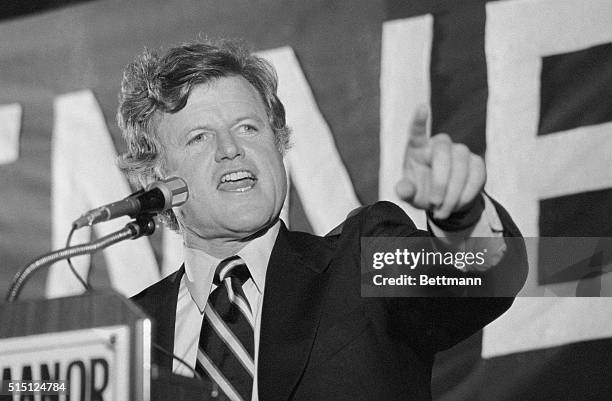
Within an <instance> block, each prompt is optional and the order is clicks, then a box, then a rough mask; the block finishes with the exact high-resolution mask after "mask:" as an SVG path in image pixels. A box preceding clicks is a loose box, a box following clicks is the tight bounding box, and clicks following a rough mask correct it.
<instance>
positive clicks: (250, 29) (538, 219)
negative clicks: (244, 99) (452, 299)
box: [0, 0, 612, 401]
mask: <svg viewBox="0 0 612 401" xmlns="http://www.w3.org/2000/svg"><path fill="white" fill-rule="evenodd" d="M51 3H53V5H54V6H60V7H56V8H53V9H45V6H41V4H47V3H45V2H42V3H41V2H36V1H22V2H19V5H18V6H12V7H7V8H6V9H4V10H0V38H1V42H0V187H1V188H2V190H1V191H0V291H1V292H2V294H3V295H4V293H5V292H6V290H7V289H8V286H9V282H10V280H11V278H12V276H13V275H14V274H15V272H16V271H17V270H18V269H19V268H21V267H22V266H24V265H26V264H27V263H28V262H29V261H31V260H32V259H33V258H35V257H36V256H38V255H41V254H43V253H45V252H48V251H49V250H51V249H55V248H59V247H62V246H63V245H64V243H65V241H66V236H67V235H68V232H69V228H70V223H71V222H72V221H73V220H74V219H75V218H77V217H78V216H79V215H80V214H81V213H83V212H84V211H86V210H88V209H91V208H93V207H96V206H99V205H102V204H105V203H108V202H112V201H115V200H117V199H120V198H122V197H124V196H126V195H127V194H129V193H130V192H131V191H133V190H135V188H130V186H129V184H128V183H127V181H126V179H125V178H124V177H123V176H122V175H121V174H120V172H119V171H118V169H117V168H116V167H115V166H114V159H115V157H116V155H117V154H118V153H121V152H122V151H124V144H123V143H122V140H121V135H120V132H119V130H118V128H117V125H116V123H115V113H116V107H117V92H118V90H119V83H120V81H121V74H122V70H123V68H124V66H125V65H126V64H127V63H129V62H130V61H131V60H132V59H133V57H134V56H135V55H136V54H137V53H139V52H141V51H142V50H143V48H144V47H148V48H153V49H155V48H159V47H160V46H169V45H173V44H178V43H180V42H182V41H187V40H191V39H195V38H196V37H198V36H208V37H211V38H219V37H225V38H243V39H244V40H245V41H246V42H247V43H248V44H249V45H250V46H251V47H252V48H253V50H254V51H257V52H258V53H259V54H261V55H262V56H263V57H266V58H267V59H269V60H270V61H271V62H272V63H273V64H274V65H275V67H276V68H277V71H278V74H279V79H280V88H279V92H280V97H281V99H282V100H283V102H284V103H285V106H286V108H287V119H288V122H289V124H290V125H291V127H292V128H293V133H294V137H293V148H292V150H291V151H290V152H289V154H288V155H287V158H286V164H287V171H288V174H289V181H290V185H291V189H290V194H289V197H288V200H287V204H286V205H285V209H284V211H283V218H284V219H285V220H286V221H287V222H288V223H289V225H290V226H291V227H292V228H293V229H298V230H304V231H310V232H314V233H317V234H324V233H326V232H328V231H329V230H331V229H332V228H333V227H335V226H336V225H337V224H338V223H339V222H340V221H342V219H343V218H344V216H345V215H346V214H347V213H348V212H350V211H351V210H352V209H353V208H355V207H357V206H359V205H361V204H367V203H371V202H373V201H376V200H379V199H386V200H392V201H395V202H398V203H399V204H400V205H401V206H402V207H403V208H405V210H406V211H407V212H408V213H409V214H410V215H411V216H412V217H413V219H414V220H415V222H416V223H417V225H421V226H423V225H424V215H423V213H422V212H418V211H415V210H412V209H411V208H410V207H409V206H408V205H406V204H403V203H401V202H400V201H399V200H398V199H397V198H396V196H395V194H394V190H393V188H394V185H395V182H396V181H397V179H398V176H399V174H400V166H401V160H402V157H403V149H404V146H405V144H406V142H407V140H408V126H409V124H410V121H411V118H412V114H413V113H414V111H415V110H416V107H417V106H418V105H419V104H422V103H425V104H428V105H429V107H430V109H431V114H432V120H431V129H432V132H433V133H437V132H446V133H448V134H449V135H451V136H452V137H453V138H454V140H456V141H460V142H463V143H465V144H467V145H468V146H469V147H470V148H471V149H472V150H473V151H475V152H477V153H479V154H482V155H483V156H484V157H485V160H486V163H487V171H488V182H487V187H486V189H487V191H488V192H489V193H490V194H491V195H492V196H493V197H494V198H496V199H497V200H499V201H500V202H501V203H502V204H504V206H505V207H506V208H507V209H508V211H509V212H510V214H511V215H512V217H513V218H514V220H515V221H516V223H517V224H518V226H519V228H520V229H521V230H522V232H523V234H524V235H525V236H530V237H538V236H547V237H554V236H564V237H609V236H612V165H611V161H612V157H611V156H610V155H612V24H611V23H610V21H612V7H611V5H610V2H609V0H586V1H585V0H507V1H489V2H487V1H484V0H472V1H461V2H453V1H443V0H440V1H424V0H409V1H400V0H397V1H393V0H388V1H384V0H358V1H357V0H355V1H323V0H321V1H304V2H291V1H283V0H267V1H260V2H241V1H225V2H185V1H180V0H170V1H145V0H134V1H130V2H117V1H111V0H97V1H86V2H78V1H66V2H65V4H63V6H62V4H61V3H62V2H48V4H51ZM15 4H17V3H15ZM126 222H127V220H117V221H113V222H109V223H105V224H100V225H98V226H96V228H95V229H94V230H90V231H89V230H81V231H79V232H77V234H76V235H75V237H74V238H73V243H77V242H83V241H86V240H89V239H91V238H97V237H100V236H102V235H105V234H106V233H108V232H111V231H113V230H116V229H118V228H120V227H122V226H123V225H124V224H125V223H126ZM607 254H608V255H609V252H608V253H607ZM181 258H182V256H181V240H180V238H179V237H178V236H177V235H176V234H173V233H171V232H168V231H163V230H158V232H157V233H156V234H155V235H154V236H153V237H151V238H144V239H139V240H136V241H130V242H129V243H123V244H120V245H117V246H114V247H112V248H110V249H108V250H106V251H104V252H103V253H101V254H99V255H96V256H94V257H92V258H89V257H79V258H75V259H74V264H75V266H76V268H77V270H79V271H80V272H81V273H82V274H86V273H89V274H90V276H91V280H92V285H93V287H94V288H109V287H112V288H115V289H117V290H118V291H120V292H121V293H123V294H125V295H128V296H129V295H133V294H135V293H136V292H138V291H139V290H141V289H142V288H144V287H146V286H147V285H149V284H151V283H153V282H155V281H156V280H158V279H159V278H160V277H162V276H165V275H167V274H169V273H170V272H172V271H174V270H176V269H177V268H178V267H179V265H180V261H181ZM530 262H531V264H532V271H531V272H530V276H529V277H528V282H527V287H529V288H530V289H531V290H532V292H531V293H532V294H533V293H534V292H533V291H534V290H535V291H536V292H535V293H539V294H542V295H553V296H552V297H542V298H518V299H517V300H516V302H515V304H514V305H513V307H512V308H511V309H510V310H509V311H508V312H507V313H506V314H505V315H503V316H502V318H500V319H498V320H496V321H495V322H494V323H492V324H491V325H489V326H488V327H486V328H485V329H484V330H483V331H482V332H481V333H478V334H477V335H475V336H473V337H471V338H470V339H468V340H466V341H464V342H463V343H461V344H459V345H458V346H456V347H454V348H453V349H451V350H449V351H446V352H444V353H441V354H440V355H439V356H438V359H437V363H436V369H435V371H434V378H433V386H434V388H433V391H434V397H435V398H436V399H438V400H448V401H455V400H466V401H467V400H483V401H484V400H487V401H488V400H561V399H580V400H581V399H589V400H597V399H609V397H610V394H612V384H610V380H608V379H609V373H608V372H609V371H610V369H611V368H612V358H610V357H609V355H612V341H610V337H612V319H610V311H611V310H612V300H610V299H609V298H605V296H612V278H611V277H610V276H611V275H610V274H606V273H605V272H606V271H608V272H609V271H610V264H611V263H612V261H610V260H599V261H597V263H595V265H594V267H593V268H592V269H591V270H589V271H588V272H587V273H588V274H585V273H584V270H580V271H576V270H567V269H566V271H563V272H562V274H561V273H559V274H549V273H547V271H546V270H542V269H541V270H538V263H539V262H540V261H539V260H538V259H537V257H536V258H535V259H534V260H530ZM533 266H535V268H533ZM80 291H82V289H81V287H80V286H79V283H78V281H77V280H76V279H74V277H73V276H72V275H71V274H69V270H68V267H67V265H66V264H65V263H58V264H56V265H55V266H53V268H52V269H51V270H50V271H49V274H44V273H39V274H38V275H37V276H35V277H34V279H33V280H32V281H31V282H30V283H28V286H27V287H26V288H25V289H24V292H23V296H24V297H30V298H31V297H40V296H49V297H52V296H53V297H54V296H61V295H66V294H73V293H78V292H80ZM601 296H604V297H601Z"/></svg>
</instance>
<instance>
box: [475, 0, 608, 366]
mask: <svg viewBox="0 0 612 401" xmlns="http://www.w3.org/2000/svg"><path fill="white" fill-rule="evenodd" d="M486 7H487V26H486V41H485V43H486V55H487V69H488V79H489V82H488V85H489V100H488V106H487V109H488V113H487V114H488V115H487V154H486V158H487V172H488V177H489V178H488V180H487V181H488V183H487V189H488V191H489V193H491V194H492V195H493V196H494V197H495V198H497V199H498V200H499V201H501V202H502V204H504V206H505V207H506V208H508V210H509V211H510V214H511V215H512V216H513V218H514V220H515V221H516V223H517V224H518V226H519V227H520V228H521V230H522V232H523V235H525V236H532V237H533V236H537V235H538V210H539V199H542V198H547V197H557V196H561V195H567V194H571V193H577V192H582V191H589V190H594V189H601V188H606V187H611V186H612V170H611V169H610V162H609V160H610V154H611V153H612V136H610V131H611V130H612V124H610V123H607V124H601V125H595V126H590V127H581V128H577V129H573V130H570V131H565V132H560V133H555V134H553V135H544V136H539V137H538V136H537V130H538V119H539V115H538V113H539V94H540V92H539V90H540V70H541V59H542V57H544V56H548V55H553V54H560V53H567V52H572V51H576V50H580V49H584V48H587V47H591V46H594V45H597V44H601V43H607V42H610V41H611V40H612V25H611V24H610V20H612V8H610V4H609V0H594V1H589V2H584V1H581V0H562V1H560V0H546V1H537V2H536V1H506V2H492V3H488V4H487V6H486ZM576 155H588V157H586V158H585V157H582V158H580V162H579V163H576V162H575V158H576ZM535 173H537V174H538V177H534V174H535ZM536 263H537V258H535V259H534V260H530V265H531V266H537V264H536ZM532 270H533V271H531V272H530V275H529V277H528V279H527V280H528V281H527V284H526V286H532V287H534V286H537V282H536V277H535V276H536V274H535V273H536V271H535V270H536V269H532ZM563 287H567V288H566V289H570V288H569V287H573V289H574V290H575V287H576V282H574V283H560V284H554V286H548V290H547V289H546V288H542V291H544V292H546V291H549V290H550V288H554V291H553V292H554V293H556V294H560V293H563V290H564V288H563ZM565 292H567V291H565ZM609 314H610V302H609V300H607V299H606V298H539V299H536V298H519V299H517V300H516V302H515V303H514V306H513V307H512V308H511V309H510V311H509V312H508V313H506V314H504V315H503V316H502V317H500V318H499V319H497V320H495V321H494V322H493V323H492V324H490V325H489V326H487V327H486V328H485V332H484V338H483V347H482V353H483V356H484V357H492V356H497V355H504V354H508V353H513V352H518V351H528V350H531V349H537V348H544V347H552V346H558V345H562V344H567V343H571V342H576V341H586V340H592V339H596V338H603V337H610V336H612V321H611V320H610V319H609ZM570 319H571V321H572V329H571V330H568V328H567V327H566V322H567V321H568V320H570ZM544 332H545V333H547V335H542V333H544Z"/></svg>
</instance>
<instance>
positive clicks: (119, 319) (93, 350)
mask: <svg viewBox="0 0 612 401" xmlns="http://www.w3.org/2000/svg"><path fill="white" fill-rule="evenodd" d="M0 373H1V374H2V380H3V381H4V383H5V384H6V383H7V382H8V381H18V380H33V381H43V382H59V381H66V384H67V390H66V392H64V393H58V394H59V397H58V398H55V399H59V400H63V399H70V400H71V401H75V400H117V401H119V400H125V401H127V400H133V401H150V400H170V399H172V400H175V401H180V400H189V399H202V394H203V389H202V388H201V387H200V385H199V383H198V382H197V381H196V380H195V379H190V378H186V377H179V376H175V375H172V374H171V373H169V372H160V371H159V370H158V369H156V368H155V367H152V366H151V320H150V319H149V318H148V317H147V316H146V315H145V314H144V312H142V311H141V310H140V309H139V308H138V307H137V306H136V305H135V304H133V303H132V302H131V301H129V300H128V299H126V298H125V297H123V296H121V295H120V294H118V293H114V292H104V293H96V292H93V293H88V294H86V295H83V296H73V297H66V298H57V299H50V300H25V301H18V302H14V303H5V304H0ZM3 391H4V395H0V400H5V399H7V400H10V399H19V397H16V396H15V394H16V393H12V395H13V397H14V398H13V397H11V396H10V395H7V393H6V389H3ZM23 394H26V393H22V395H21V397H22V398H21V399H24V395H23ZM29 394H32V393H29ZM47 394H48V393H47ZM68 396H69V398H68ZM25 399H34V398H25ZM35 399H40V398H38V397H36V398H35Z"/></svg>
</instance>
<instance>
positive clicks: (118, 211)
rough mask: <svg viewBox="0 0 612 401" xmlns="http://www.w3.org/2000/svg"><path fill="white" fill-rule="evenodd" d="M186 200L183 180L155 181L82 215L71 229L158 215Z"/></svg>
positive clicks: (187, 195)
mask: <svg viewBox="0 0 612 401" xmlns="http://www.w3.org/2000/svg"><path fill="white" fill-rule="evenodd" d="M187 199H189V190H188V189H187V183H186V182H185V180H183V179H182V178H179V177H169V178H166V179H165V180H161V181H156V182H154V183H152V184H150V185H148V186H147V187H146V188H145V189H141V190H140V191H137V192H134V193H133V194H131V195H130V196H128V197H127V198H125V199H122V200H120V201H117V202H113V203H109V204H108V205H104V206H100V207H99V208H96V209H92V210H90V211H88V212H87V213H84V214H83V215H81V217H79V218H78V219H76V220H75V221H74V222H72V227H73V228H74V229H75V230H76V229H79V228H81V227H85V226H91V225H94V224H96V223H99V222H101V221H107V220H112V219H115V218H117V217H121V216H130V217H136V216H138V215H140V214H143V213H159V212H163V211H164V210H168V209H170V208H171V207H174V206H181V205H182V204H184V203H185V202H187Z"/></svg>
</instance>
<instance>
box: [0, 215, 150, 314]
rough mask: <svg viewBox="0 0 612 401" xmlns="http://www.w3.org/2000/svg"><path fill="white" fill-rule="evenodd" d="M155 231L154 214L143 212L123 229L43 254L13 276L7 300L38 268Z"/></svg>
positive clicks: (13, 296) (11, 300)
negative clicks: (84, 242)
mask: <svg viewBox="0 0 612 401" xmlns="http://www.w3.org/2000/svg"><path fill="white" fill-rule="evenodd" d="M154 231H155V222H154V221H153V215H149V214H143V215H140V216H138V217H137V218H136V220H133V221H131V222H129V223H128V224H126V225H125V227H123V228H122V229H121V230H119V231H115V232H113V233H111V234H108V235H106V236H104V237H102V238H99V239H97V240H95V241H93V242H88V243H86V244H81V245H75V246H71V247H68V248H62V249H58V250H57V251H52V252H49V253H47V254H44V255H43V256H41V257H39V258H38V259H36V260H35V261H33V262H32V263H30V264H29V265H27V266H26V267H24V268H23V269H21V270H20V271H19V272H18V273H17V274H16V275H15V278H13V281H12V282H11V287H10V289H9V292H8V294H7V296H6V301H7V302H13V301H15V300H16V299H17V297H18V296H19V293H20V292H21V289H22V288H23V285H24V284H25V283H26V282H27V280H28V279H29V278H30V277H31V276H32V274H33V273H34V272H36V271H37V270H38V269H40V268H42V267H45V266H50V265H52V264H53V263H55V262H57V261H60V260H62V259H68V258H72V257H75V256H80V255H86V254H93V253H95V252H97V251H99V250H101V249H104V248H107V247H109V246H111V245H113V244H116V243H117V242H121V241H124V240H126V239H136V238H139V237H142V236H143V235H151V234H153V232H154Z"/></svg>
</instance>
